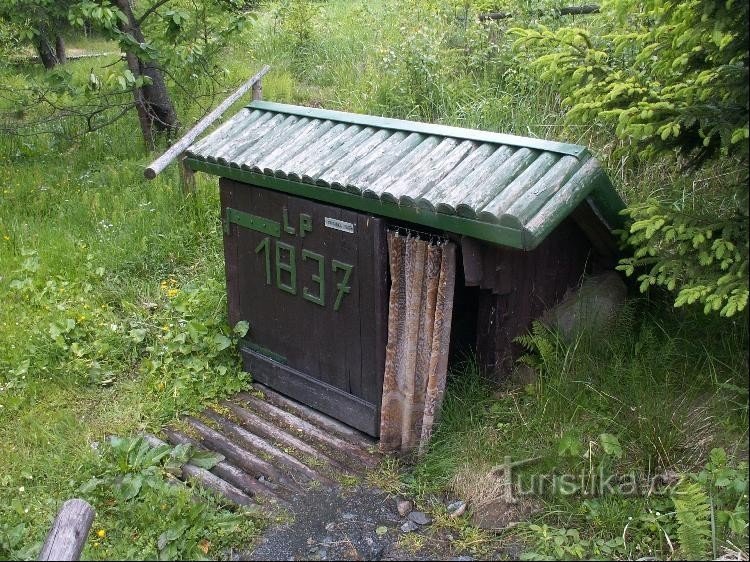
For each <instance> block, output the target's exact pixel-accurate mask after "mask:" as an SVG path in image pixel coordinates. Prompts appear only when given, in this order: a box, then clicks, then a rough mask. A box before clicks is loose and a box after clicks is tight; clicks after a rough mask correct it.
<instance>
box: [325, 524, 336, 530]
mask: <svg viewBox="0 0 750 562" xmlns="http://www.w3.org/2000/svg"><path fill="white" fill-rule="evenodd" d="M335 528H336V524H335V523H326V531H333V530H334V529H335Z"/></svg>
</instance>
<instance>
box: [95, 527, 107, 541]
mask: <svg viewBox="0 0 750 562" xmlns="http://www.w3.org/2000/svg"><path fill="white" fill-rule="evenodd" d="M96 536H97V537H99V538H100V539H103V538H104V537H106V536H107V531H105V530H104V529H99V530H98V531H97V532H96Z"/></svg>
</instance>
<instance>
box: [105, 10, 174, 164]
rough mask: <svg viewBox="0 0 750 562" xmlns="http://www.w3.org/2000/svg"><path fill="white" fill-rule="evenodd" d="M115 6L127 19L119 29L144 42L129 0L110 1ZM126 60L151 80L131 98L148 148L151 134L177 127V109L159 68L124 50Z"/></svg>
mask: <svg viewBox="0 0 750 562" xmlns="http://www.w3.org/2000/svg"><path fill="white" fill-rule="evenodd" d="M113 1H114V3H115V4H116V6H117V7H118V8H119V9H120V10H121V11H122V13H123V14H125V17H126V19H127V22H120V24H119V25H120V31H122V32H123V33H127V34H129V35H131V36H132V37H133V39H135V40H136V41H137V42H138V43H144V42H145V39H144V37H143V32H142V31H141V26H140V24H139V23H138V21H137V20H136V19H135V16H134V15H133V10H132V9H131V8H130V1H129V0H113ZM125 59H126V62H127V64H128V68H129V69H130V71H131V72H132V73H133V75H134V76H135V77H136V78H137V77H139V76H148V77H149V78H150V79H151V83H150V84H147V85H145V86H143V87H141V88H135V89H134V90H133V98H134V100H135V106H136V109H137V111H138V121H139V123H140V125H141V132H142V133H143V140H144V141H145V143H146V146H147V147H148V148H149V150H153V149H154V147H155V146H154V140H155V138H154V133H155V132H164V131H166V132H167V133H168V134H169V133H172V132H174V131H175V130H176V129H177V128H178V127H179V123H178V121H177V112H176V111H175V109H174V104H173V103H172V98H171V97H170V96H169V90H167V84H166V82H165V80H164V75H163V74H162V72H161V70H160V69H159V68H158V67H157V66H156V65H155V64H154V63H153V62H151V61H143V60H141V59H139V58H138V57H137V56H136V55H135V54H134V53H132V52H126V53H125Z"/></svg>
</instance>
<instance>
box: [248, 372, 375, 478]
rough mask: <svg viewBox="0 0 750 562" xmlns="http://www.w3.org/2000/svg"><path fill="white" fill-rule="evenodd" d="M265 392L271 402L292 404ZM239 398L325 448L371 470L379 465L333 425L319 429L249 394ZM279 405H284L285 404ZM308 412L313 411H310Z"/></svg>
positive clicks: (265, 390)
mask: <svg viewBox="0 0 750 562" xmlns="http://www.w3.org/2000/svg"><path fill="white" fill-rule="evenodd" d="M263 392H264V393H265V395H266V397H267V398H268V399H269V400H271V399H274V400H275V399H277V398H283V399H284V400H285V401H287V402H291V401H288V399H286V398H285V397H282V396H281V395H279V394H278V393H272V391H270V390H269V389H266V388H265V387H263ZM237 397H238V398H240V399H242V400H244V401H245V402H247V403H248V404H250V405H251V406H252V407H253V408H254V409H255V410H256V411H259V412H261V413H262V415H264V416H266V417H267V418H270V419H272V420H274V421H275V422H276V423H281V424H285V425H287V426H289V427H297V428H299V429H300V431H302V432H303V433H305V434H306V436H307V437H309V438H310V439H312V440H314V441H317V442H318V443H320V444H322V445H323V446H325V447H331V448H332V449H334V450H340V451H341V452H342V454H344V455H348V456H351V457H354V458H355V459H357V460H358V461H359V462H361V463H363V464H365V465H366V466H369V467H371V468H372V467H375V466H377V465H378V459H377V457H376V456H375V455H373V454H372V453H369V452H367V451H365V450H363V449H361V448H360V447H358V446H357V445H354V444H353V443H350V442H349V441H347V440H344V439H342V438H341V437H339V436H338V435H336V433H334V431H335V429H334V431H330V429H331V428H334V427H335V426H333V425H330V424H329V425H328V426H327V427H325V426H323V427H322V428H321V427H318V426H317V425H313V424H312V423H310V422H309V421H308V420H306V419H303V418H301V417H298V416H296V415H295V414H292V413H290V412H287V411H286V410H284V409H282V408H281V407H279V406H277V405H274V404H270V403H268V402H266V401H264V400H260V399H259V398H256V397H255V396H253V395H251V394H248V393H244V392H243V393H240V394H238V395H237ZM277 403H282V404H283V403H284V402H277ZM308 411H312V410H310V409H308ZM330 421H334V420H330Z"/></svg>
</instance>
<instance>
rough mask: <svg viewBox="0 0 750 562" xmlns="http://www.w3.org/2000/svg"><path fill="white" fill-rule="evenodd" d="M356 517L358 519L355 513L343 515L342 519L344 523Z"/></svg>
mask: <svg viewBox="0 0 750 562" xmlns="http://www.w3.org/2000/svg"><path fill="white" fill-rule="evenodd" d="M355 517H356V515H354V514H353V513H342V514H341V519H343V520H344V521H351V520H352V519H354V518H355Z"/></svg>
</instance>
